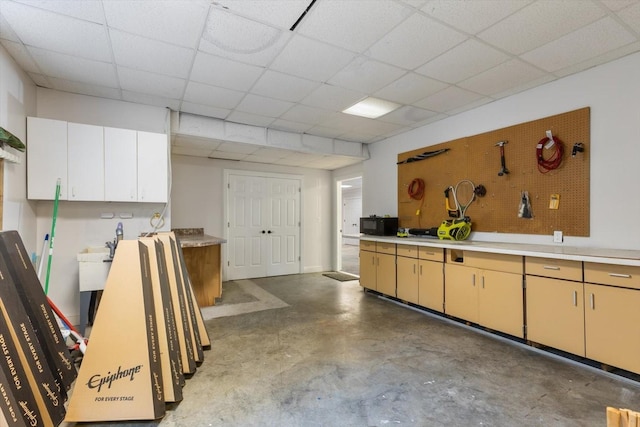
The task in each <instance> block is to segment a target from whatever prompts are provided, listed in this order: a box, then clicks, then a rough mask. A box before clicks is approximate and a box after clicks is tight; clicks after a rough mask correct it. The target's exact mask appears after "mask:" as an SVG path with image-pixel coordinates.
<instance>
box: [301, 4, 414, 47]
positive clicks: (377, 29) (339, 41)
mask: <svg viewBox="0 0 640 427" xmlns="http://www.w3.org/2000/svg"><path fill="white" fill-rule="evenodd" d="M411 13H412V9H410V8H408V7H406V6H403V5H401V4H399V3H395V2H390V1H370V0H350V1H319V2H317V3H316V4H315V5H314V6H313V8H312V9H311V10H310V11H309V13H308V14H307V16H306V17H305V18H304V20H303V21H302V22H301V23H300V25H299V26H298V28H297V29H296V31H298V32H299V33H300V34H303V35H306V36H309V37H311V38H314V39H317V40H322V41H325V42H327V43H330V44H333V45H335V46H340V47H344V48H346V49H349V50H351V51H354V52H363V51H364V50H365V49H366V48H368V47H369V46H371V45H372V44H373V43H375V42H376V41H377V40H378V39H379V38H380V37H382V36H383V35H385V34H386V33H387V32H388V31H390V30H391V29H393V28H394V27H395V26H396V25H398V24H399V23H400V22H402V21H403V20H404V19H405V18H407V17H408V16H409V15H410V14H411ZM354 22H357V25H354Z"/></svg>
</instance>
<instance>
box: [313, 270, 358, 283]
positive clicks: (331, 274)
mask: <svg viewBox="0 0 640 427" xmlns="http://www.w3.org/2000/svg"><path fill="white" fill-rule="evenodd" d="M322 275H323V276H327V277H330V278H332V279H335V280H339V281H341V282H347V281H349V280H358V279H359V277H358V276H354V275H353V274H349V273H340V272H338V271H331V272H329V273H322Z"/></svg>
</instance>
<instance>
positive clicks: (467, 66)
mask: <svg viewBox="0 0 640 427" xmlns="http://www.w3.org/2000/svg"><path fill="white" fill-rule="evenodd" d="M507 59H509V56H508V55H507V54H505V53H503V52H500V51H499V50H496V49H494V48H492V47H490V46H487V45H486V44H484V43H481V42H479V41H477V40H474V39H469V40H467V41H465V42H464V43H462V44H459V45H458V46H456V47H454V48H453V49H451V50H449V51H448V52H445V53H443V54H442V55H440V56H439V57H437V58H435V59H434V60H432V61H429V62H427V63H426V64H424V65H423V66H422V67H419V68H418V69H416V73H420V74H424V75H425V76H429V77H432V78H434V79H438V80H442V81H443V82H447V83H458V82H460V81H462V80H465V79H468V78H469V77H471V76H473V75H475V74H478V73H481V72H483V71H486V70H488V69H489V68H492V67H495V66H496V65H498V64H500V63H501V62H504V61H506V60H507Z"/></svg>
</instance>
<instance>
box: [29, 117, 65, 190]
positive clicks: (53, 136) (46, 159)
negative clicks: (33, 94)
mask: <svg viewBox="0 0 640 427" xmlns="http://www.w3.org/2000/svg"><path fill="white" fill-rule="evenodd" d="M26 146H27V149H26V151H27V198H29V199H35V200H53V199H54V198H55V196H56V182H57V181H58V179H60V200H67V122H63V121H60V120H50V119H40V118H37V117H27V144H26Z"/></svg>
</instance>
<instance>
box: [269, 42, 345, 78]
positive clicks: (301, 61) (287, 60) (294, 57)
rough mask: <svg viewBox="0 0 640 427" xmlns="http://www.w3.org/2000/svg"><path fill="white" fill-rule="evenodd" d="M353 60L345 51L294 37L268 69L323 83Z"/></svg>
mask: <svg viewBox="0 0 640 427" xmlns="http://www.w3.org/2000/svg"><path fill="white" fill-rule="evenodd" d="M354 58H355V55H354V54H353V53H350V52H348V51H346V50H343V49H340V48H337V47H333V46H329V45H327V44H324V43H321V42H319V41H316V40H310V39H308V38H306V37H302V36H298V35H294V37H293V38H292V39H291V40H290V41H289V43H288V44H287V46H286V47H285V48H284V49H283V50H282V52H281V53H280V55H278V57H277V58H276V59H275V60H274V61H273V63H272V64H270V68H272V69H274V70H278V71H282V72H283V73H287V74H293V75H294V76H299V77H304V78H306V79H309V80H315V81H319V82H324V81H327V80H329V79H330V78H331V77H332V76H333V75H334V74H336V73H337V72H338V71H339V70H341V69H342V68H344V67H345V66H346V65H347V64H349V63H350V62H351V61H352V60H353V59H354Z"/></svg>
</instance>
